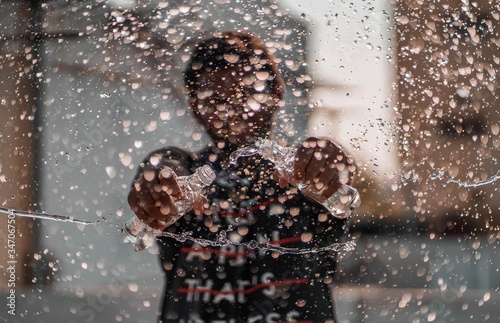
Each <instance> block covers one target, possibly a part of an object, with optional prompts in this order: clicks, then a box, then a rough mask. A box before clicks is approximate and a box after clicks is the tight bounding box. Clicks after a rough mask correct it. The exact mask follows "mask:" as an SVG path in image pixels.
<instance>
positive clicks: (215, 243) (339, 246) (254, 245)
mask: <svg viewBox="0 0 500 323" xmlns="http://www.w3.org/2000/svg"><path fill="white" fill-rule="evenodd" d="M231 231H232V230H229V232H231ZM227 233H228V232H226V231H225V230H221V231H220V232H219V233H218V234H217V237H216V238H215V239H214V240H212V239H204V238H196V237H193V236H192V232H191V231H188V232H184V233H180V234H179V233H171V232H163V233H162V235H161V236H163V237H169V238H173V239H175V240H177V241H180V242H184V241H186V240H189V241H192V242H195V243H197V244H199V245H201V246H203V247H208V246H210V247H223V246H227V245H235V246H243V247H245V248H247V249H259V250H262V251H266V252H278V253H280V254H294V255H305V254H316V253H323V252H335V253H340V252H345V253H347V252H350V251H352V250H354V248H355V247H356V242H355V241H348V242H339V243H332V244H329V245H327V246H323V247H312V248H290V247H282V246H279V245H275V244H273V243H272V242H269V241H267V242H258V241H256V240H250V241H248V242H237V241H231V240H229V239H228V238H227Z"/></svg>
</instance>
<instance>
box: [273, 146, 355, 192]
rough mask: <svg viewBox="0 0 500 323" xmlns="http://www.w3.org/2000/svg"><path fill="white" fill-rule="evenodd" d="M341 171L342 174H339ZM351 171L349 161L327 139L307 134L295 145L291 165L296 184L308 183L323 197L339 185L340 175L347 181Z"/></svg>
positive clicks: (310, 187)
mask: <svg viewBox="0 0 500 323" xmlns="http://www.w3.org/2000/svg"><path fill="white" fill-rule="evenodd" d="M341 172H342V173H343V174H344V176H340V173H341ZM353 172H354V165H353V163H352V161H351V160H350V159H349V158H348V156H347V155H346V154H345V153H344V152H343V150H342V149H341V148H340V147H339V146H338V145H337V144H335V143H334V142H332V141H330V140H327V139H318V138H314V137H310V138H308V139H307V140H305V141H304V142H303V143H302V145H300V146H299V147H298V149H297V153H296V155H295V165H294V180H295V182H296V184H306V185H309V189H310V190H311V191H312V192H314V193H320V195H321V196H322V197H324V198H325V199H327V198H329V197H330V196H331V195H332V194H333V193H335V192H336V191H337V190H338V189H339V188H340V187H341V186H342V184H343V183H342V182H341V181H340V178H341V177H343V181H344V182H346V181H347V182H348V181H349V179H351V178H352V175H353ZM345 174H348V176H345ZM346 177H347V178H346ZM280 184H282V179H281V180H280Z"/></svg>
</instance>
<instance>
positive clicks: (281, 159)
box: [230, 139, 361, 219]
mask: <svg viewBox="0 0 500 323" xmlns="http://www.w3.org/2000/svg"><path fill="white" fill-rule="evenodd" d="M296 153H297V149H296V148H293V147H283V146H280V145H279V144H278V143H277V142H275V141H274V140H270V139H260V143H259V144H258V145H257V146H254V147H245V148H242V149H238V150H237V151H235V152H233V153H232V154H231V157H230V159H231V160H230V161H231V163H233V164H234V163H236V160H237V159H238V158H239V157H245V156H251V155H255V154H259V155H261V156H262V157H263V158H265V159H267V160H269V161H271V162H272V163H273V164H274V166H275V168H276V170H277V171H278V172H279V173H280V174H281V176H283V177H284V178H286V179H287V180H288V182H289V183H290V184H292V185H294V186H296V187H297V188H298V189H299V190H301V192H302V193H303V194H304V195H306V196H308V197H309V198H311V199H313V200H315V201H316V202H318V203H320V204H321V205H323V206H324V207H325V208H326V209H327V210H328V212H330V213H331V214H332V215H333V216H335V217H337V218H339V219H344V218H346V217H348V216H349V215H351V213H352V210H354V209H355V208H356V207H358V206H359V205H360V204H361V198H360V197H359V193H358V191H357V190H356V189H355V188H354V187H351V186H349V185H346V184H343V185H342V186H341V187H340V188H339V189H338V190H337V192H335V193H334V194H333V195H332V196H330V197H329V198H328V199H327V200H325V198H324V197H322V196H321V192H322V191H319V192H314V191H312V190H311V187H310V185H306V184H302V183H299V184H298V183H296V182H295V179H294V165H295V155H296Z"/></svg>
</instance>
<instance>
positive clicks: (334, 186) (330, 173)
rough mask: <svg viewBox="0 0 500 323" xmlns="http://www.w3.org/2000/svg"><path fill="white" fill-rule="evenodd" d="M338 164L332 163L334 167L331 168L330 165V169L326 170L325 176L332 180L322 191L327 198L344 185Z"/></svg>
mask: <svg viewBox="0 0 500 323" xmlns="http://www.w3.org/2000/svg"><path fill="white" fill-rule="evenodd" d="M337 165H338V164H331V165H330V167H332V169H330V167H327V169H328V170H326V171H325V178H330V182H328V183H327V184H326V185H325V187H324V188H323V191H322V192H321V195H323V196H324V197H326V198H329V197H330V196H332V195H333V194H334V193H335V192H337V191H338V189H339V188H340V187H341V186H342V183H341V182H340V180H339V172H338V169H337Z"/></svg>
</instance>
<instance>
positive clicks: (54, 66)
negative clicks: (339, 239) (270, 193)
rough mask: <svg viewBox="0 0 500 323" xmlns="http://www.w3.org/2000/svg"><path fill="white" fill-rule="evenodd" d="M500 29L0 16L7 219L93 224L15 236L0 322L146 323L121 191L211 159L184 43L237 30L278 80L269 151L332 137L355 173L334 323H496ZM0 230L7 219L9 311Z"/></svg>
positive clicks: (51, 1)
mask: <svg viewBox="0 0 500 323" xmlns="http://www.w3.org/2000/svg"><path fill="white" fill-rule="evenodd" d="M499 9H500V4H499V3H498V1H495V0H477V1H469V0H442V1H417V0H401V1H396V0H392V1H389V0H373V1H355V2H354V1H353V2H349V1H326V0H317V1H314V2H312V3H303V2H302V1H293V0H279V1H275V0H255V1H244V2H241V1H235V0H214V1H206V0H175V1H161V0H151V1H141V0H81V1H78V0H47V1H40V0H10V1H9V0H2V1H0V18H1V19H0V37H1V43H0V73H1V75H2V77H1V80H0V84H1V87H0V88H1V89H0V109H1V117H0V118H1V119H2V127H1V128H0V207H2V208H6V209H10V208H14V209H19V210H25V211H37V212H47V213H54V214H62V215H69V216H74V217H75V218H78V219H81V220H86V221H97V220H99V221H100V222H99V223H98V224H95V225H87V226H84V225H81V224H74V223H65V222H54V221H49V220H34V219H31V218H21V217H16V218H15V229H16V234H15V256H16V258H15V260H16V261H17V262H16V273H15V276H16V315H15V316H11V315H8V314H7V310H6V311H3V310H2V311H0V320H1V321H3V322H34V321H35V322H53V321H56V320H57V321H63V322H113V321H116V322H153V321H155V320H156V315H157V310H158V304H159V302H160V300H161V294H162V290H161V288H162V285H163V276H162V273H161V271H160V265H159V262H158V259H157V257H156V255H155V254H156V250H154V249H152V250H149V251H144V252H141V253H136V252H133V250H132V248H131V246H130V245H126V244H123V243H122V241H121V239H120V235H119V234H118V230H119V228H120V227H121V225H122V224H123V222H124V221H126V220H127V219H128V218H129V217H131V212H130V210H129V209H128V204H127V202H126V195H127V193H128V187H129V185H130V183H131V181H132V178H133V176H134V175H135V169H136V168H137V166H138V164H139V163H140V162H141V160H142V159H143V158H144V156H145V155H146V154H147V153H148V152H150V151H152V150H153V149H156V148H159V147H162V146H168V145H175V146H179V147H182V148H186V149H192V150H196V149H200V148H202V147H203V146H204V145H205V144H206V143H207V137H206V136H205V134H204V133H203V130H202V129H201V127H199V126H198V125H197V124H196V122H195V121H194V120H193V119H192V118H191V115H190V114H189V111H188V110H187V108H186V107H187V105H186V101H185V97H184V93H183V86H182V84H183V83H182V82H183V81H182V80H183V79H182V71H183V70H184V67H185V64H186V61H187V59H188V58H189V54H190V51H191V49H192V46H193V44H194V43H196V42H197V41H199V40H200V39H203V38H205V37H207V36H209V35H211V34H213V33H214V32H219V31H225V30H232V29H239V30H250V31H252V32H254V33H256V34H257V35H258V36H259V37H260V38H261V39H263V40H264V42H265V43H266V45H267V46H268V47H269V48H271V50H272V51H273V52H274V55H275V56H276V58H277V63H278V65H279V67H280V70H281V71H282V73H283V75H284V78H285V82H286V96H285V100H286V105H285V109H284V111H283V112H282V113H281V114H280V115H279V116H278V118H277V120H276V121H277V126H276V128H275V130H274V136H275V138H276V139H278V140H279V141H281V142H283V143H288V144H296V143H298V142H300V141H301V140H302V139H305V138H306V137H308V136H312V135H314V136H322V137H328V138H331V139H333V140H335V141H337V142H339V143H340V144H341V145H342V146H343V147H345V149H346V150H348V152H349V153H350V154H351V155H352V156H353V157H354V158H355V160H356V162H357V165H358V169H359V174H358V180H357V183H356V185H355V186H356V187H357V188H358V189H359V191H360V194H361V197H362V201H363V203H362V206H361V207H360V209H359V210H358V212H357V213H356V215H354V216H353V217H352V218H351V220H350V226H349V231H350V235H351V239H354V240H355V241H356V243H357V244H356V248H355V250H354V251H352V252H350V253H349V254H346V255H343V256H342V257H341V258H340V259H339V262H340V268H339V269H338V271H337V273H336V278H335V282H334V284H333V288H334V295H335V297H334V298H335V299H334V300H333V301H334V302H335V303H336V306H335V308H336V311H337V315H338V318H339V321H340V322H387V321H391V322H412V323H413V322H471V321H472V322H479V321H481V322H482V321H490V322H498V321H499V320H500V310H498V309H497V307H498V306H497V304H498V302H499V301H500V294H499V287H500V276H499V274H498V271H499V268H500V257H499V256H498V254H499V251H498V238H499V237H500V235H499V232H500V229H499V225H500V212H499V211H500V193H499V190H498V183H499V182H498V181H497V180H498V178H499V177H500V170H499V167H498V158H499V157H500V150H499V146H500V139H499V131H500V121H499V120H500V118H499V116H500V112H499V110H498V102H499V92H498V91H499V90H498V86H499V84H498V82H499V81H498V79H499V78H498V70H499V64H500V50H499V41H500V40H499V37H498V35H499V20H500V10H499ZM103 217H104V219H103ZM8 220H9V218H8V216H7V215H5V214H0V232H1V233H2V234H1V236H2V238H1V239H2V244H1V247H0V269H1V274H0V294H1V296H2V297H1V299H2V300H3V302H4V304H5V308H6V309H8V308H7V307H6V305H7V297H8V296H9V290H10V288H9V271H8V266H9V264H10V263H9V261H11V258H9V252H8V251H9V245H10V244H11V243H9V241H8V231H9V230H8V228H9V226H8ZM0 306H2V307H3V306H4V305H3V304H2V305H0Z"/></svg>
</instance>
